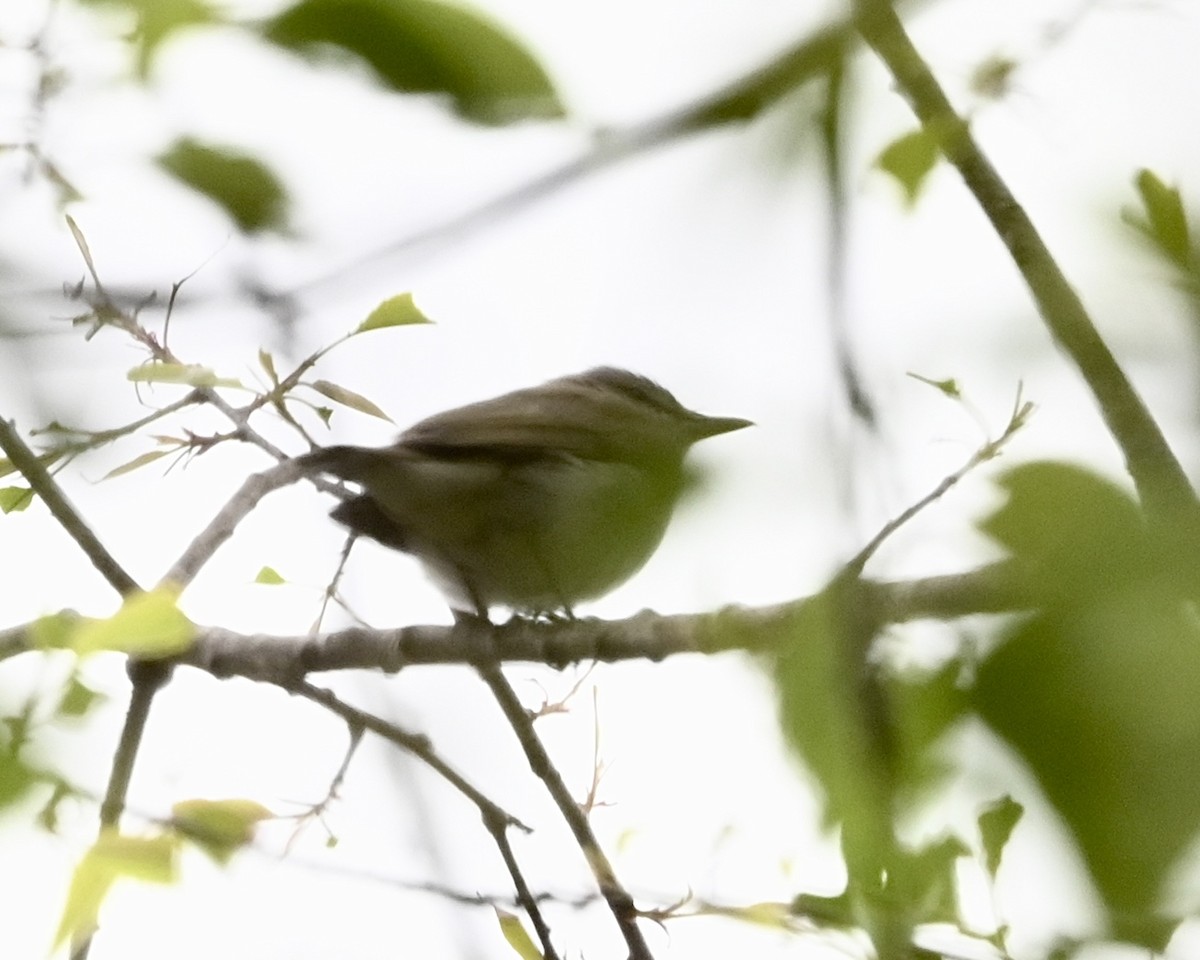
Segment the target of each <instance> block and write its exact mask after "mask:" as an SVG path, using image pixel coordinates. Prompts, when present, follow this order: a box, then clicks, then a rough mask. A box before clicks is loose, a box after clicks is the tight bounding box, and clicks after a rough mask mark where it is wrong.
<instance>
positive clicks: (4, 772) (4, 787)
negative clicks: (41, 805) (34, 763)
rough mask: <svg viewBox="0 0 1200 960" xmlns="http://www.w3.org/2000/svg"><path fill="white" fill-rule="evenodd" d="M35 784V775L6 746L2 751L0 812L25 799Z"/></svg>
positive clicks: (0, 761) (0, 760) (0, 752)
mask: <svg viewBox="0 0 1200 960" xmlns="http://www.w3.org/2000/svg"><path fill="white" fill-rule="evenodd" d="M34 782H35V781H34V777H33V773H32V772H31V771H30V769H29V768H28V767H27V766H25V764H24V763H22V762H21V758H20V756H19V755H18V754H17V753H16V752H15V751H14V750H12V749H10V748H9V747H8V745H5V749H3V750H0V810H3V809H4V808H5V807H8V806H11V805H12V804H14V803H16V802H17V801H18V800H20V799H21V798H22V797H24V796H25V794H26V793H27V792H28V790H29V788H30V787H32V786H33V784H34Z"/></svg>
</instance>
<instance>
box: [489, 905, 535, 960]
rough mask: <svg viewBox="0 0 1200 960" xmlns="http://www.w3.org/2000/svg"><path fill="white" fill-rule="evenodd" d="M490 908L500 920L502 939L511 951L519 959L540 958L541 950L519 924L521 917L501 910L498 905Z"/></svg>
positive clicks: (530, 959)
mask: <svg viewBox="0 0 1200 960" xmlns="http://www.w3.org/2000/svg"><path fill="white" fill-rule="evenodd" d="M492 909H494V910H495V911H496V919H497V920H499V921H500V932H501V933H502V934H504V939H505V940H507V941H508V945H509V946H510V947H512V949H513V953H515V954H516V955H517V956H518V957H520V958H521V960H542V951H541V950H539V949H538V948H537V945H536V944H535V943H534V942H533V940H532V939H531V938H530V936H529V934H528V933H527V932H526V930H525V927H524V926H523V925H522V924H521V918H520V917H517V916H515V915H514V914H511V913H509V912H507V911H506V910H501V909H500V908H499V907H493V908H492Z"/></svg>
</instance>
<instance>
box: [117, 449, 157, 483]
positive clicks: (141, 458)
mask: <svg viewBox="0 0 1200 960" xmlns="http://www.w3.org/2000/svg"><path fill="white" fill-rule="evenodd" d="M171 452H172V451H170V450H151V451H149V452H148V453H143V454H139V455H138V456H136V457H134V458H133V459H132V460H130V461H129V462H128V463H123V464H121V465H120V466H119V467H113V468H112V469H111V470H109V471H108V473H106V474H105V475H104V476H102V477H101V478H100V479H101V480H111V479H112V478H113V477H119V476H122V475H123V474H126V473H133V471H134V470H136V469H137V468H138V467H144V466H145V465H146V464H148V463H153V462H154V461H155V460H159V459H161V458H162V457H165V456H166V455H167V454H168V453H171Z"/></svg>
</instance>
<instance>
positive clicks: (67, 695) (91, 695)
mask: <svg viewBox="0 0 1200 960" xmlns="http://www.w3.org/2000/svg"><path fill="white" fill-rule="evenodd" d="M103 699H104V695H103V694H101V693H97V692H96V691H95V690H93V689H92V688H91V687H89V686H88V685H87V684H86V683H84V682H83V681H82V680H80V679H79V677H76V676H72V677H71V679H70V680H69V681H68V683H67V687H66V689H65V690H64V691H63V695H62V699H60V700H59V701H58V711H57V712H58V715H59V716H60V717H82V716H84V715H85V714H86V713H87V712H88V711H89V710H91V709H92V707H94V706H96V704H97V703H99V702H100V701H102V700H103Z"/></svg>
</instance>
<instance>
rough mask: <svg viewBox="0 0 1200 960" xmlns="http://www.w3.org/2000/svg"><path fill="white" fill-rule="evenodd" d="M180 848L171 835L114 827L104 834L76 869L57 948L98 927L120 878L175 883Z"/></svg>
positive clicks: (64, 910) (64, 909)
mask: <svg viewBox="0 0 1200 960" xmlns="http://www.w3.org/2000/svg"><path fill="white" fill-rule="evenodd" d="M177 851H178V844H177V843H176V841H175V840H174V839H173V838H171V837H167V836H161V837H152V838H143V837H130V836H124V835H122V834H119V833H117V832H116V831H112V830H109V831H106V832H105V833H103V834H101V836H100V837H99V839H97V840H96V842H95V843H94V844H93V845H92V847H91V849H90V850H88V852H87V853H86V854H84V856H83V859H82V860H81V861H80V862H79V865H78V866H77V867H76V868H75V873H74V875H73V876H72V878H71V887H70V890H69V891H68V893H67V902H66V904H65V906H64V907H63V914H62V918H61V919H60V921H59V924H58V931H57V932H56V933H55V935H54V946H55V948H57V947H59V946H61V945H62V944H63V943H65V942H66V941H67V940H70V939H74V938H77V937H85V936H88V935H89V934H91V932H92V931H93V930H95V928H96V918H97V917H98V915H99V913H100V907H101V906H102V905H103V903H104V898H105V897H107V896H108V891H109V890H110V889H112V885H113V882H114V881H115V880H116V879H117V878H118V877H131V878H133V879H136V880H142V881H145V882H150V883H173V882H174V881H175V880H176V875H177V862H176V857H177Z"/></svg>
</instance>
